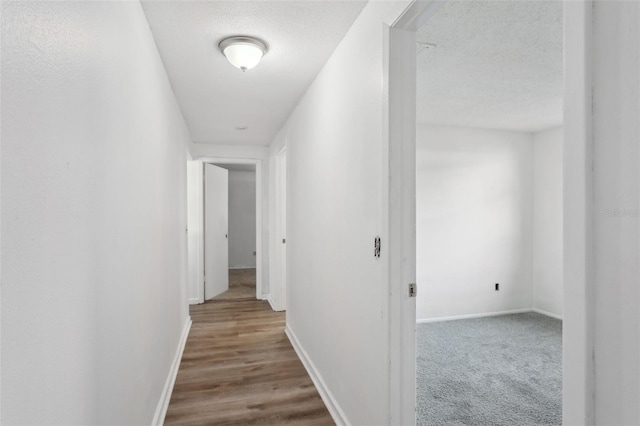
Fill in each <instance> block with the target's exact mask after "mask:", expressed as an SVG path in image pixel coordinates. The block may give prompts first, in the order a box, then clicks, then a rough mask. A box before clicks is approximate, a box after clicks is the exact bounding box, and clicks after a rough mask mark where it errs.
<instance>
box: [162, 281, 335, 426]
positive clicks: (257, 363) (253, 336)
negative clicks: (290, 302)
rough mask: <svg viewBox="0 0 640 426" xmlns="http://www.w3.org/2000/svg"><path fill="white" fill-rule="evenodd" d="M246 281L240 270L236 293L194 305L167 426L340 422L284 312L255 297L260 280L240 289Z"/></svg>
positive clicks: (232, 284) (231, 283) (234, 285)
mask: <svg viewBox="0 0 640 426" xmlns="http://www.w3.org/2000/svg"><path fill="white" fill-rule="evenodd" d="M235 271H237V270H235ZM254 277H255V275H254ZM254 279H255V278H254ZM246 280H247V274H243V273H241V272H236V273H235V276H234V272H233V270H232V272H231V274H230V281H229V287H230V292H231V295H233V294H235V296H230V295H229V294H222V295H220V296H218V297H217V298H215V299H214V300H211V301H209V302H207V303H205V304H202V305H192V306H191V308H190V312H191V319H192V321H193V325H192V326H191V332H190V333H189V337H188V339H187V343H186V346H185V350H184V354H183V356H182V361H181V363H180V369H179V371H178V376H177V378H176V383H175V387H174V389H173V394H172V396H171V401H170V403H169V409H168V411H167V416H166V419H165V425H258V424H260V425H263V424H264V425H300V426H302V425H333V424H334V422H333V420H332V419H331V416H330V415H329V412H328V411H327V409H326V407H325V405H324V403H323V402H322V399H321V398H320V395H319V394H318V392H317V390H316V388H315V387H314V385H313V382H312V381H311V379H310V378H309V376H308V375H307V372H306V370H305V369H304V366H303V365H302V363H301V362H300V360H299V359H298V357H297V355H296V353H295V351H294V350H293V347H292V346H291V343H290V342H289V340H288V339H287V336H286V335H285V333H284V327H285V315H284V312H274V311H272V310H271V307H270V306H269V303H268V302H266V301H261V300H256V299H255V281H253V282H254V287H253V292H254V293H253V295H254V296H253V298H251V297H247V294H248V292H247V291H246V288H244V289H238V287H246V286H247V283H246ZM243 283H244V284H243ZM227 293H229V292H227Z"/></svg>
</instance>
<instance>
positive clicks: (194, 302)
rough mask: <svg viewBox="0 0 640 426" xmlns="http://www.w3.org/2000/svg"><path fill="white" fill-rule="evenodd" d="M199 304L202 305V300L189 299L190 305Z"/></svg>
mask: <svg viewBox="0 0 640 426" xmlns="http://www.w3.org/2000/svg"><path fill="white" fill-rule="evenodd" d="M199 303H200V299H198V298H197V297H194V298H191V299H189V304H190V305H197V304H199Z"/></svg>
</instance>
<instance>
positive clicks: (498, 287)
mask: <svg viewBox="0 0 640 426" xmlns="http://www.w3.org/2000/svg"><path fill="white" fill-rule="evenodd" d="M496 291H500V283H496Z"/></svg>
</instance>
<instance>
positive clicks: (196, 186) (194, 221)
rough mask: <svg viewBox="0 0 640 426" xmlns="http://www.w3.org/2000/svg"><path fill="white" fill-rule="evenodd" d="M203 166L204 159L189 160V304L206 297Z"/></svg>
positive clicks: (198, 301)
mask: <svg viewBox="0 0 640 426" xmlns="http://www.w3.org/2000/svg"><path fill="white" fill-rule="evenodd" d="M203 166H204V165H203V163H202V161H198V160H195V161H189V162H187V215H188V218H187V220H188V224H187V226H188V237H187V238H188V256H187V257H188V280H189V285H188V289H187V295H188V298H189V304H197V303H200V295H201V294H202V296H203V298H204V218H203V214H204V205H203V202H204V199H203V186H204V184H203V173H204V169H203ZM203 301H204V299H203Z"/></svg>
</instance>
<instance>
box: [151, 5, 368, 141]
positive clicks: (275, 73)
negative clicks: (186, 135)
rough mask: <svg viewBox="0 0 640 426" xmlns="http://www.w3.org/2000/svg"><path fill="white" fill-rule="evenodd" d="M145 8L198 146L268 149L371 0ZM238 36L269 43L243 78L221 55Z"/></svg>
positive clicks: (179, 101) (153, 6)
mask: <svg viewBox="0 0 640 426" xmlns="http://www.w3.org/2000/svg"><path fill="white" fill-rule="evenodd" d="M142 4H143V8H144V12H145V14H146V16H147V20H148V22H149V26H150V27H151V31H152V33H153V36H154V38H155V41H156V44H157V46H158V50H159V51H160V55H161V57H162V60H163V62H164V65H165V67H166V69H167V72H168V74H169V79H170V81H171V85H172V86H173V89H174V91H175V94H176V97H177V99H178V103H179V105H180V108H181V109H182V112H183V114H184V116H185V120H186V122H187V125H188V127H189V130H190V132H191V136H192V138H193V140H194V142H196V143H215V144H250V145H268V144H269V143H270V142H271V140H272V138H273V137H274V136H275V134H276V132H277V131H278V130H279V129H280V127H281V126H282V125H283V124H284V121H285V120H286V119H287V118H288V116H289V114H290V113H291V112H292V111H293V108H294V107H295V105H296V104H297V102H298V100H299V99H300V97H301V96H302V94H303V93H304V91H305V90H306V89H307V87H308V86H309V85H310V84H311V82H312V81H313V79H314V78H315V76H316V75H317V74H318V72H319V71H320V69H321V68H322V66H323V65H324V64H325V62H326V61H327V59H328V57H329V56H330V55H331V53H332V52H333V50H334V49H335V47H336V46H337V45H338V43H339V42H340V40H342V37H343V36H344V34H345V33H346V32H347V30H348V29H349V27H350V26H351V24H352V23H353V21H354V20H355V18H356V17H357V16H358V14H359V13H360V11H361V10H362V8H363V7H364V4H365V2H364V1H354V0H346V1H278V0H267V1H240V0H236V1H152V0H146V1H143V3H142ZM232 35H249V36H254V37H258V38H260V39H262V40H264V41H265V42H266V43H267V45H268V47H269V50H268V52H267V54H266V55H265V56H264V58H263V60H262V62H261V63H260V64H259V65H258V66H257V67H256V68H254V69H252V70H249V71H247V72H246V73H243V72H242V71H240V70H239V69H237V68H234V67H233V66H232V65H231V64H229V63H228V62H227V60H226V58H225V57H224V56H223V55H222V53H220V51H219V49H218V42H219V41H220V40H221V39H223V38H225V37H228V36H232ZM244 126H247V127H248V128H247V129H246V130H237V129H236V127H244Z"/></svg>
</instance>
